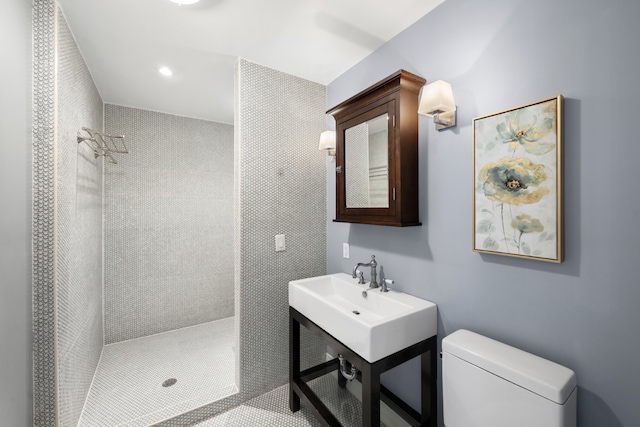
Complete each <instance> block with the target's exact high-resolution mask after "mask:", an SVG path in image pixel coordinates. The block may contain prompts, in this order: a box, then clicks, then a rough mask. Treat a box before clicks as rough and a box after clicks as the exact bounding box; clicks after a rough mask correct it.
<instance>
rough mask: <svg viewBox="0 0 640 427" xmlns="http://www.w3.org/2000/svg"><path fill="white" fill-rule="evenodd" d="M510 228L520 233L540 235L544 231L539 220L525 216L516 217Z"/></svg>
mask: <svg viewBox="0 0 640 427" xmlns="http://www.w3.org/2000/svg"><path fill="white" fill-rule="evenodd" d="M511 226H512V227H513V228H515V229H516V230H518V231H520V233H540V232H542V231H543V230H544V226H543V225H542V223H541V222H540V220H539V219H536V218H531V217H530V216H529V215H527V214H522V215H518V216H517V217H515V219H514V220H513V221H511Z"/></svg>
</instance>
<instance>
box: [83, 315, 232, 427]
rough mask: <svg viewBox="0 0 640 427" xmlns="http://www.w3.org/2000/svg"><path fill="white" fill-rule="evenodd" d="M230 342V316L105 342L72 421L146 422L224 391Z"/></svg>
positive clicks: (90, 426) (130, 426) (88, 425)
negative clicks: (167, 383)
mask: <svg viewBox="0 0 640 427" xmlns="http://www.w3.org/2000/svg"><path fill="white" fill-rule="evenodd" d="M234 348H235V330H234V318H233V317H229V318H226V319H222V320H217V321H214V322H208V323H203V324H200V325H197V326H192V327H189V328H184V329H179V330H176V331H171V332H165V333H162V334H157V335H152V336H149V337H144V338H139V339H135V340H130V341H124V342H120V343H116V344H109V345H107V346H105V347H104V349H103V350H102V356H101V358H100V363H99V364H98V368H97V370H96V375H95V377H94V379H93V383H92V386H91V390H90V391H89V396H88V397H87V401H86V402H85V407H84V410H83V412H82V416H81V418H80V422H79V423H78V426H80V427H103V426H104V427H115V426H126V427H134V426H135V427H137V426H141V427H142V426H148V425H151V424H154V423H156V422H159V421H162V420H165V419H167V418H171V417H173V416H175V415H178V414H181V413H184V412H188V411H190V410H192V409H195V408H197V407H199V406H202V405H205V404H208V403H211V402H213V401H216V400H219V399H221V398H223V397H226V396H229V395H231V394H233V393H235V392H237V388H236V385H235V372H236V367H235V360H236V355H235V351H234ZM171 379H176V380H177V381H176V382H175V384H174V385H171V386H168V387H164V386H163V383H165V381H167V380H171ZM171 382H172V381H171Z"/></svg>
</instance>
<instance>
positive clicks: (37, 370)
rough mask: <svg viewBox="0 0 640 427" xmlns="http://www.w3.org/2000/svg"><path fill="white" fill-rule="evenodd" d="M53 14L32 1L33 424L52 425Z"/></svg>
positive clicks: (51, 6) (43, 1) (50, 5)
mask: <svg viewBox="0 0 640 427" xmlns="http://www.w3.org/2000/svg"><path fill="white" fill-rule="evenodd" d="M55 14H56V5H55V2H54V1H53V0H34V2H33V123H32V125H33V147H32V148H33V176H32V182H33V188H32V196H33V207H32V209H33V211H32V216H33V223H32V251H33V264H32V274H33V284H32V286H33V297H32V298H33V300H32V301H33V302H32V303H33V406H34V407H33V418H34V419H33V423H34V426H35V427H50V426H55V425H56V418H57V416H56V396H57V392H56V360H55V296H54V292H55V256H54V253H55V252H54V247H55V163H54V162H55V155H54V147H55V129H54V118H55V117H54V105H55Z"/></svg>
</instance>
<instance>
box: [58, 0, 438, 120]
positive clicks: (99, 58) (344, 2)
mask: <svg viewBox="0 0 640 427" xmlns="http://www.w3.org/2000/svg"><path fill="white" fill-rule="evenodd" d="M443 1H444V0H200V2H199V3H196V4H194V5H182V6H179V5H177V4H174V3H171V2H170V1H169V0H58V2H59V4H60V5H61V7H62V10H63V13H64V15H65V18H66V20H67V22H68V23H69V27H70V28H71V31H72V32H73V34H74V37H75V39H76V42H77V44H78V46H79V48H80V51H81V52H82V55H83V57H84V59H85V61H86V63H87V66H88V67H89V70H90V72H91V75H92V76H93V78H94V81H95V83H96V86H97V87H98V90H99V91H100V95H101V96H102V98H103V101H104V102H106V103H109V104H116V105H123V106H128V107H136V108H141V109H146V110H152V111H159V112H164V113H170V114H176V115H181V116H187V117H194V118H200V119H205V120H213V121H217V122H222V123H233V87H234V77H233V74H234V63H235V61H236V59H237V58H238V57H242V58H245V59H247V60H249V61H252V62H256V63H258V64H261V65H264V66H267V67H270V68H273V69H276V70H279V71H282V72H285V73H289V74H293V75H295V76H298V77H302V78H304V79H308V80H311V81H314V82H317V83H321V84H325V85H326V84H329V83H330V82H331V81H332V80H334V79H335V78H336V77H338V76H339V75H340V74H342V73H343V72H345V71H346V70H348V69H349V68H351V67H352V66H353V65H355V64H356V63H358V62H359V61H360V60H362V59H363V58H365V57H366V56H367V55H369V54H370V53H371V52H373V51H374V50H375V49H377V48H378V47H380V46H381V45H382V44H384V43H385V42H386V41H388V40H390V39H391V38H393V37H394V36H395V35H397V34H398V33H400V32H401V31H402V30H404V29H405V28H407V27H408V26H409V25H411V24H413V23H414V22H415V21H417V20H418V19H420V18H421V17H422V16H424V15H425V14H426V13H428V12H429V11H430V10H432V9H433V8H435V7H436V6H437V5H438V4H440V3H441V2H443ZM161 66H166V67H169V68H170V69H171V70H172V71H173V75H172V76H170V77H165V76H163V75H161V74H160V73H159V72H158V69H159V68H160V67H161Z"/></svg>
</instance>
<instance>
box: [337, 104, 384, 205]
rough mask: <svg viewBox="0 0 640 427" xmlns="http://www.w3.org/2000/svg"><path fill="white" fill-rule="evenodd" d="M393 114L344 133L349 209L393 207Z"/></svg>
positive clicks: (377, 118)
mask: <svg viewBox="0 0 640 427" xmlns="http://www.w3.org/2000/svg"><path fill="white" fill-rule="evenodd" d="M388 123H389V114H387V113H384V114H383V115H381V116H378V117H375V118H373V119H371V120H367V121H366V122H363V123H360V124H358V125H356V126H353V127H350V128H348V129H346V130H345V132H344V162H345V168H344V169H345V181H346V182H345V192H346V203H347V208H388V207H389V158H388V152H389V132H388Z"/></svg>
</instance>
